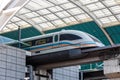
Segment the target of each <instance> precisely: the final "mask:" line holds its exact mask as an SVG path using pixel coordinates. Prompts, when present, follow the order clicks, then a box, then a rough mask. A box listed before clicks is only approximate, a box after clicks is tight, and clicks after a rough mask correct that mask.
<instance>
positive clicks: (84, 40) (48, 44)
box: [22, 30, 104, 54]
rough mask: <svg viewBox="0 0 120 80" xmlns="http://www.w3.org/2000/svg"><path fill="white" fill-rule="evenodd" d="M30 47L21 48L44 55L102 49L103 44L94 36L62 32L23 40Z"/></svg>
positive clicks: (69, 31)
mask: <svg viewBox="0 0 120 80" xmlns="http://www.w3.org/2000/svg"><path fill="white" fill-rule="evenodd" d="M22 42H24V43H25V44H28V45H29V46H30V47H27V48H24V47H23V46H22V47H23V48H24V49H26V50H29V51H32V52H36V53H40V54H44V53H51V52H57V51H63V50H69V49H74V48H81V49H86V48H93V47H102V46H104V44H102V43H101V41H100V40H98V39H97V38H95V37H94V36H92V35H90V34H88V33H85V32H82V31H77V30H62V31H59V32H55V33H50V34H45V35H41V36H36V37H31V38H27V39H23V40H22Z"/></svg>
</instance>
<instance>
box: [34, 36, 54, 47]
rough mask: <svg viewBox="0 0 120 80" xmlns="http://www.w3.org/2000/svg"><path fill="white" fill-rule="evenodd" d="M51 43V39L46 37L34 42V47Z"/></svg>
mask: <svg viewBox="0 0 120 80" xmlns="http://www.w3.org/2000/svg"><path fill="white" fill-rule="evenodd" d="M52 42H53V38H52V37H46V38H42V39H38V40H35V45H41V44H46V43H52Z"/></svg>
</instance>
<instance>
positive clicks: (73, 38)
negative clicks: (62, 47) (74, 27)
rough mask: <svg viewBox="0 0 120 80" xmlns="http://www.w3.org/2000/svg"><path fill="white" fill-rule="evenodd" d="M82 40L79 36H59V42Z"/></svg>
mask: <svg viewBox="0 0 120 80" xmlns="http://www.w3.org/2000/svg"><path fill="white" fill-rule="evenodd" d="M77 39H82V38H81V37H80V36H77V35H74V34H61V35H60V41H62V40H77Z"/></svg>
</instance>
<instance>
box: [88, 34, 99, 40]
mask: <svg viewBox="0 0 120 80" xmlns="http://www.w3.org/2000/svg"><path fill="white" fill-rule="evenodd" d="M88 35H89V34H88ZM89 37H91V38H92V39H93V40H94V41H95V42H101V41H100V40H98V39H97V38H95V37H94V36H92V35H89Z"/></svg>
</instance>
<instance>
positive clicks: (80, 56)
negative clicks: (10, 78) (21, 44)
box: [26, 45, 120, 69]
mask: <svg viewBox="0 0 120 80" xmlns="http://www.w3.org/2000/svg"><path fill="white" fill-rule="evenodd" d="M119 54H120V45H114V46H107V47H99V48H92V49H84V50H81V49H72V50H65V51H59V52H53V53H47V54H39V53H38V54H36V55H32V56H27V60H26V62H27V65H33V66H39V67H40V68H45V69H51V68H56V67H63V66H70V65H80V64H86V63H92V62H98V61H104V60H107V59H110V58H118V56H119Z"/></svg>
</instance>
